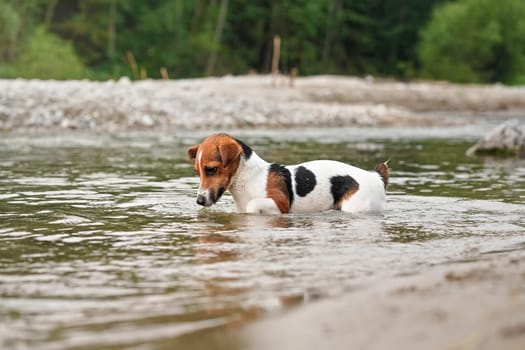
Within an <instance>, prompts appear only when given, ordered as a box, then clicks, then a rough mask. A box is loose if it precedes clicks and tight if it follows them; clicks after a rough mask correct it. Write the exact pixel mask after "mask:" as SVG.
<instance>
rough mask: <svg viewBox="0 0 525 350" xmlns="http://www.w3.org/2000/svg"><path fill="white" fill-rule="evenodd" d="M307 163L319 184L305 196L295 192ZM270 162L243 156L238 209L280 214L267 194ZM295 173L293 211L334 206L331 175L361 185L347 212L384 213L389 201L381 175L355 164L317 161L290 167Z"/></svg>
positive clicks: (235, 186)
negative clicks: (298, 173) (300, 171)
mask: <svg viewBox="0 0 525 350" xmlns="http://www.w3.org/2000/svg"><path fill="white" fill-rule="evenodd" d="M301 165H303V166H305V167H306V168H307V169H308V170H310V171H312V172H313V173H314V174H315V177H316V186H315V187H314V189H313V190H312V191H311V192H310V193H308V194H307V195H306V196H305V197H301V196H299V195H298V194H297V193H296V191H295V170H296V169H297V168H298V167H299V166H301ZM269 168H270V163H268V162H266V161H264V160H263V159H261V158H260V157H259V156H258V155H257V154H256V153H255V152H253V153H252V154H251V156H250V158H249V159H248V160H246V159H245V158H244V157H241V160H240V163H239V167H238V169H237V172H236V174H234V176H233V177H232V181H231V184H230V186H229V188H228V189H229V191H230V192H231V193H232V195H233V199H234V201H235V204H236V207H237V211H238V212H242V213H264V214H278V213H280V211H279V209H278V208H277V205H276V204H275V202H274V201H273V200H272V199H270V198H267V196H266V181H267V178H268V171H269ZM286 168H287V169H288V170H289V171H290V173H291V178H292V188H293V202H292V206H291V208H290V212H292V213H297V212H321V211H326V210H329V209H333V208H334V199H333V196H332V193H331V183H330V178H332V177H333V176H344V175H350V176H351V177H352V178H353V179H354V180H355V181H357V183H358V184H359V190H358V191H357V192H356V193H354V194H353V195H352V196H351V197H350V198H349V199H348V200H346V201H344V202H343V204H342V208H341V210H343V211H347V212H363V211H366V212H381V211H382V210H383V206H384V203H385V199H386V196H385V190H384V184H383V181H382V180H381V176H380V175H379V174H378V173H377V172H375V171H366V170H363V169H360V168H357V167H354V166H352V165H348V164H345V163H341V162H337V161H333V160H315V161H310V162H306V163H301V164H297V165H290V166H286Z"/></svg>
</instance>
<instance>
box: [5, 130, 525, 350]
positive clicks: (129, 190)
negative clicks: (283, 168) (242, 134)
mask: <svg viewBox="0 0 525 350" xmlns="http://www.w3.org/2000/svg"><path fill="white" fill-rule="evenodd" d="M323 132H326V131H323ZM333 132H334V133H335V134H337V135H340V130H337V131H333ZM335 134H334V135H335ZM276 137H278V135H277V136H276ZM184 140H185V141H184V144H182V143H180V141H179V139H178V138H176V137H158V136H154V135H147V134H145V135H134V136H132V137H124V136H122V137H112V136H108V135H106V136H93V135H91V136H90V135H88V136H84V139H83V138H82V137H78V138H73V139H58V140H55V139H52V138H48V137H45V136H42V137H35V138H31V139H28V138H24V137H15V136H13V137H9V136H7V137H5V138H3V139H2V140H1V141H0V295H1V296H2V303H1V304H0V318H2V319H3V320H5V321H4V322H3V327H4V329H3V331H2V332H1V334H0V347H14V348H16V347H38V348H42V349H46V348H68V347H82V348H100V347H110V346H112V347H114V348H125V347H128V346H138V347H140V346H141V345H142V344H149V345H151V347H153V348H156V347H157V348H162V347H167V348H173V347H175V346H179V345H183V346H189V345H191V344H194V343H195V339H196V338H198V337H201V336H206V337H209V338H210V339H215V337H217V338H220V333H216V332H215V331H214V330H213V329H216V328H217V327H219V326H220V327H234V326H236V325H239V324H242V323H244V322H247V321H249V320H252V319H253V318H255V317H258V316H260V315H261V314H265V313H268V312H273V311H276V310H282V309H283V308H284V307H289V306H293V305H299V304H302V303H305V302H309V301H311V300H313V299H317V298H320V297H330V296H335V295H340V294H341V293H344V292H348V291H351V290H354V289H355V288H361V287H363V286H365V285H366V284H367V283H368V281H369V280H370V279H373V278H378V277H381V276H388V275H396V274H406V273H415V272H418V271H422V270H424V269H425V267H427V266H429V265H432V264H442V263H447V262H453V261H458V260H462V259H465V258H468V259H481V258H483V254H484V253H486V252H491V251H498V250H504V249H523V238H522V232H523V229H524V228H525V222H524V220H525V219H524V217H523V212H524V210H525V206H524V204H523V203H524V202H525V200H524V198H525V197H524V196H525V181H524V180H525V163H524V162H523V161H517V160H513V161H504V162H500V161H498V162H494V161H492V160H480V159H477V158H468V157H465V156H464V155H463V152H464V149H466V148H467V147H468V145H469V144H470V142H468V141H463V140H461V139H459V140H443V139H441V140H435V139H430V140H425V139H421V138H418V139H410V138H408V139H406V140H403V141H399V140H397V141H395V142H394V141H389V140H388V139H380V140H378V139H375V140H374V139H371V140H363V139H362V138H361V139H356V140H355V142H354V143H348V142H343V140H339V141H337V142H332V143H327V142H324V143H315V142H312V141H311V140H309V141H308V142H304V141H297V142H294V143H287V142H282V143H276V144H273V143H272V142H271V140H272V139H271V138H270V139H266V138H257V137H252V139H251V140H250V141H252V142H250V143H251V144H254V147H257V149H258V150H260V153H261V154H262V155H263V156H268V157H267V158H268V159H274V160H276V161H282V162H284V163H286V162H288V163H292V162H296V161H299V160H306V159H313V158H331V159H337V160H342V161H348V162H352V163H354V164H356V165H359V166H362V167H365V168H366V167H371V166H372V165H373V164H375V163H376V162H377V161H379V160H384V159H386V158H391V159H392V160H391V163H390V164H391V166H392V170H393V171H392V184H391V187H390V189H389V191H390V195H389V199H388V203H387V208H386V212H385V215H384V216H366V215H350V214H346V213H341V212H336V211H333V212H328V213H322V214H313V215H311V214H309V215H282V216H257V215H245V214H236V213H234V205H233V202H232V200H231V198H229V197H228V196H225V198H224V199H221V201H220V203H218V205H217V206H215V207H213V208H211V209H200V208H199V207H198V206H197V205H196V204H195V191H196V188H197V186H198V179H197V178H196V177H195V176H194V175H193V170H192V169H191V167H189V166H188V164H187V163H186V160H185V149H186V146H187V145H190V144H193V143H195V142H196V141H197V140H194V139H192V138H191V137H186V138H184ZM324 140H325V141H326V138H324ZM364 145H365V146H366V147H365V146H364ZM354 146H355V147H354ZM221 329H223V328H221ZM196 332H197V333H196ZM192 334H197V335H196V336H192ZM195 337H196V338H195ZM230 341H233V340H231V339H222V340H217V342H216V343H215V344H221V345H224V347H222V348H236V347H237V348H238V347H239V346H238V344H235V343H227V342H230Z"/></svg>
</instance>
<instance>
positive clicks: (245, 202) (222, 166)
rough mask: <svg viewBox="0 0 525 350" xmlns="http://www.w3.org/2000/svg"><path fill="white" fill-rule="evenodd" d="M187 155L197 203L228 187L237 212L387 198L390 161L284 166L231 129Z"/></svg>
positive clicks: (345, 205) (350, 207) (358, 208)
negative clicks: (369, 166)
mask: <svg viewBox="0 0 525 350" xmlns="http://www.w3.org/2000/svg"><path fill="white" fill-rule="evenodd" d="M187 155H188V160H189V161H190V163H191V164H192V165H193V167H194V168H195V171H196V172H197V174H198V175H199V177H200V186H199V190H198V193H197V204H199V205H202V206H205V207H209V206H212V205H213V204H215V203H216V202H217V201H218V200H219V199H220V198H221V196H222V195H223V194H224V192H225V191H229V192H230V193H231V194H232V196H233V200H234V201H235V205H236V207H237V211H238V212H239V213H258V214H286V213H312V212H323V211H327V210H330V209H335V210H343V211H345V212H351V213H356V212H382V211H383V206H384V203H385V201H386V188H387V185H388V176H389V175H388V173H389V169H388V165H387V162H384V163H379V164H377V165H376V167H375V170H374V171H367V170H363V169H360V168H357V167H355V166H352V165H349V164H345V163H342V162H338V161H334V160H314V161H309V162H305V163H301V164H297V165H289V166H283V165H280V164H277V163H268V162H266V161H265V160H263V159H262V158H261V157H259V156H258V155H257V154H256V153H255V152H254V151H253V150H252V149H251V148H250V147H249V146H247V145H246V144H245V143H244V142H242V141H240V140H238V139H235V138H233V137H232V136H230V135H227V134H215V135H211V136H209V137H207V138H206V139H205V140H204V141H203V142H202V143H201V144H197V145H194V146H192V147H189V148H188V150H187Z"/></svg>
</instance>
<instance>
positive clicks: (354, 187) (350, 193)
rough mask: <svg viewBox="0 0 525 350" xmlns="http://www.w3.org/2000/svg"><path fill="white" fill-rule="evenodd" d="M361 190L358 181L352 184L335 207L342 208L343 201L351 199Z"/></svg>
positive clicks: (336, 208)
mask: <svg viewBox="0 0 525 350" xmlns="http://www.w3.org/2000/svg"><path fill="white" fill-rule="evenodd" d="M358 190H359V184H358V183H357V182H354V183H352V186H351V187H350V188H349V189H348V190H347V191H346V193H345V194H344V195H343V196H342V197H341V198H340V199H339V200H338V201H337V202H336V203H335V206H334V209H335V210H341V208H342V207H343V202H344V201H346V200H347V199H350V197H352V196H353V195H354V194H355V193H356V192H357V191H358Z"/></svg>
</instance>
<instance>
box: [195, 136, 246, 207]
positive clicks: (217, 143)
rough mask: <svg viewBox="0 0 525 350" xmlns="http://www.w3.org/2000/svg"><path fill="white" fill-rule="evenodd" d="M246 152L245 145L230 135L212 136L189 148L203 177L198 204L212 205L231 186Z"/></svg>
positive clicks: (196, 168)
mask: <svg viewBox="0 0 525 350" xmlns="http://www.w3.org/2000/svg"><path fill="white" fill-rule="evenodd" d="M242 152H243V148H242V146H241V145H240V144H239V142H238V141H237V140H235V139H234V138H233V137H231V136H229V135H226V134H217V135H212V136H209V137H208V138H206V139H205V140H204V141H203V142H202V143H201V144H198V145H195V146H192V147H190V148H188V159H189V161H190V162H191V163H192V164H193V167H194V168H195V171H196V172H197V174H198V175H199V177H200V187H199V192H198V194H197V204H200V205H203V206H205V207H209V206H211V205H213V204H215V203H216V202H217V201H218V200H219V198H221V196H222V194H223V193H224V191H226V190H227V189H228V187H229V185H230V182H231V179H232V177H233V175H235V172H236V171H237V168H238V167H239V161H240V157H241V154H242Z"/></svg>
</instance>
